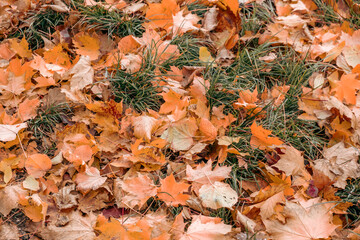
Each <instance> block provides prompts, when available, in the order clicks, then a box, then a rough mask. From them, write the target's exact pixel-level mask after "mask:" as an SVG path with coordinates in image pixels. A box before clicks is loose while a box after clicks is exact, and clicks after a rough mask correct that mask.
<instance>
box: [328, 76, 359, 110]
mask: <svg viewBox="0 0 360 240" xmlns="http://www.w3.org/2000/svg"><path fill="white" fill-rule="evenodd" d="M357 76H358V75H357V74H344V75H342V76H341V78H340V81H339V82H336V83H335V87H334V88H333V89H332V92H335V97H336V98H337V99H339V100H340V101H345V102H346V103H347V104H355V103H356V92H357V90H358V89H360V80H359V79H358V78H357Z"/></svg>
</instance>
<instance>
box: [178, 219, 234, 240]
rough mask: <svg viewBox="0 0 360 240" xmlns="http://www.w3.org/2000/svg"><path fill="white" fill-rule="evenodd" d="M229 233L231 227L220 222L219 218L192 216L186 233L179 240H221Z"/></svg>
mask: <svg viewBox="0 0 360 240" xmlns="http://www.w3.org/2000/svg"><path fill="white" fill-rule="evenodd" d="M230 231H231V226H230V225H226V224H224V223H222V222H221V219H220V218H211V217H204V216H201V215H199V216H194V217H193V220H192V222H191V224H190V226H189V228H188V229H187V231H186V233H185V234H184V235H183V236H181V238H180V240H208V239H221V238H222V237H224V235H225V234H227V233H229V232H230Z"/></svg>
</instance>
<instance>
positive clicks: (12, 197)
mask: <svg viewBox="0 0 360 240" xmlns="http://www.w3.org/2000/svg"><path fill="white" fill-rule="evenodd" d="M25 194H26V190H24V189H23V188H22V187H20V186H19V185H12V186H7V187H6V188H2V189H0V202H1V204H0V213H1V214H2V215H4V216H7V215H8V214H9V213H10V212H11V210H12V209H14V208H16V207H17V206H18V204H19V196H20V195H25Z"/></svg>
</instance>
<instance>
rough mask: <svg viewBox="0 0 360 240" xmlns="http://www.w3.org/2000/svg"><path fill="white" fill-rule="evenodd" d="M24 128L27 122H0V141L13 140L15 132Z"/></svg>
mask: <svg viewBox="0 0 360 240" xmlns="http://www.w3.org/2000/svg"><path fill="white" fill-rule="evenodd" d="M24 128H27V123H19V124H16V125H6V124H0V141H3V142H8V141H12V140H15V139H16V136H17V134H18V133H19V132H20V131H21V130H22V129H24Z"/></svg>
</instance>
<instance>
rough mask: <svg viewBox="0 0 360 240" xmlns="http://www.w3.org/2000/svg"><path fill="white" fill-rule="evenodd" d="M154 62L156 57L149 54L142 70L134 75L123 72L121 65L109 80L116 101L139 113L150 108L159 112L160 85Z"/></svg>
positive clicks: (142, 65)
mask: <svg viewBox="0 0 360 240" xmlns="http://www.w3.org/2000/svg"><path fill="white" fill-rule="evenodd" d="M154 60H155V57H154V56H153V55H152V54H151V53H150V52H148V54H147V55H146V56H145V58H144V60H143V62H142V64H141V70H140V71H137V72H134V73H129V72H126V71H124V70H121V69H120V65H119V66H118V69H117V71H116V73H115V75H114V76H113V77H111V78H110V79H109V80H110V82H111V86H112V92H113V95H114V96H115V100H116V101H118V102H121V101H122V102H123V103H124V104H125V105H127V106H130V107H132V108H134V109H135V110H137V111H145V110H146V109H148V108H150V109H153V110H159V108H160V104H161V102H160V99H161V96H160V95H158V93H159V90H158V89H159V85H158V83H157V80H155V78H156V77H157V74H156V73H155V69H156V63H155V62H154Z"/></svg>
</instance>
